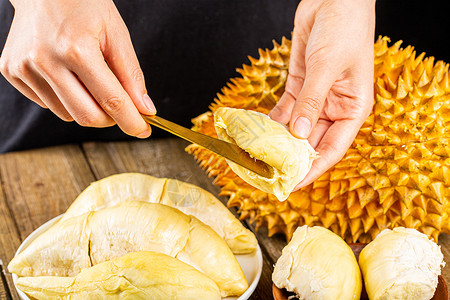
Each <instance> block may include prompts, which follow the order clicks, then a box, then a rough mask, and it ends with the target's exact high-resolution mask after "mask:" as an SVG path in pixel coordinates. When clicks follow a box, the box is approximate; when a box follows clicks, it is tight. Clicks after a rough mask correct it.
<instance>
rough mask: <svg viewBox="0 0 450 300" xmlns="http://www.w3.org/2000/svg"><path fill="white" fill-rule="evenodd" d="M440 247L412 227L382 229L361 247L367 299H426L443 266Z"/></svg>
mask: <svg viewBox="0 0 450 300" xmlns="http://www.w3.org/2000/svg"><path fill="white" fill-rule="evenodd" d="M443 259H444V257H443V255H442V252H441V250H440V247H439V246H438V245H437V244H436V243H434V242H433V241H431V240H429V239H428V237H427V236H426V235H425V234H423V233H420V232H419V231H417V230H415V229H412V228H404V227H396V228H394V229H393V230H390V229H385V230H383V231H382V232H380V233H379V234H378V235H377V237H376V238H375V239H374V240H373V241H372V242H370V243H369V244H368V245H367V246H366V247H364V249H363V250H362V251H361V254H360V256H359V265H360V267H361V271H362V274H363V277H364V283H365V287H366V291H367V295H368V296H369V299H370V300H381V299H409V300H429V299H431V298H432V297H433V295H434V292H435V290H436V287H437V284H438V276H439V275H440V274H441V266H444V265H445V263H444V261H443Z"/></svg>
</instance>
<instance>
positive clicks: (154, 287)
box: [15, 251, 221, 300]
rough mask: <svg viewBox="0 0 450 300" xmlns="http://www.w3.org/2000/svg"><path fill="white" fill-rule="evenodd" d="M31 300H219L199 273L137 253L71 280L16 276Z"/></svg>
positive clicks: (170, 260)
mask: <svg viewBox="0 0 450 300" xmlns="http://www.w3.org/2000/svg"><path fill="white" fill-rule="evenodd" d="M15 284H16V286H17V287H18V288H19V289H20V290H21V291H23V292H25V293H26V294H27V295H28V296H31V297H32V298H33V299H38V300H40V299H42V300H44V299H46V300H47V299H55V300H56V299H154V300H157V299H161V300H163V299H164V300H165V299H192V300H194V299H221V297H220V291H219V288H218V287H217V285H216V284H215V283H214V281H212V280H211V279H209V278H208V277H207V276H206V275H204V274H203V273H201V272H199V271H197V270H196V269H195V268H193V267H191V266H190V265H188V264H185V263H183V262H181V261H179V260H178V259H176V258H173V257H171V256H168V255H166V254H162V253H157V252H151V251H139V252H132V253H129V254H127V255H124V256H122V257H119V258H115V259H112V260H110V261H106V262H103V263H100V264H98V265H95V266H93V267H90V268H87V269H84V270H82V271H81V272H80V273H79V274H78V275H76V276H75V277H61V276H38V277H19V278H18V279H17V281H16V283H15Z"/></svg>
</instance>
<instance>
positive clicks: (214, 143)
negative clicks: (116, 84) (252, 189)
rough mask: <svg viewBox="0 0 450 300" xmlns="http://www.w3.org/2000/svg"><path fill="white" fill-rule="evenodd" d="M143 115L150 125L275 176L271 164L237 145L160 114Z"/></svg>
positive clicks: (262, 173)
mask: <svg viewBox="0 0 450 300" xmlns="http://www.w3.org/2000/svg"><path fill="white" fill-rule="evenodd" d="M142 117H143V118H144V120H145V122H147V123H149V124H150V125H155V126H157V127H159V128H161V129H164V130H166V131H168V132H170V133H172V134H174V135H176V136H178V137H181V138H183V139H185V140H187V141H189V142H191V143H194V144H197V145H199V146H202V147H204V148H206V149H208V150H210V151H212V152H214V153H216V154H218V155H220V156H223V157H225V158H226V159H229V160H231V161H232V162H234V163H236V164H238V165H240V166H242V167H244V168H246V169H249V170H250V171H252V172H255V173H256V174H258V175H261V176H264V177H266V178H272V177H273V169H272V168H270V167H269V165H267V164H266V163H265V162H263V161H261V160H257V159H254V158H252V157H250V155H249V154H248V153H247V152H245V151H244V150H242V149H241V148H239V147H238V146H237V145H234V144H231V143H228V142H225V141H222V140H219V139H216V138H213V137H210V136H208V135H205V134H202V133H200V132H196V131H193V130H190V129H188V128H185V127H183V126H180V125H178V124H175V123H173V122H170V121H168V120H165V119H163V118H160V117H158V116H147V115H142Z"/></svg>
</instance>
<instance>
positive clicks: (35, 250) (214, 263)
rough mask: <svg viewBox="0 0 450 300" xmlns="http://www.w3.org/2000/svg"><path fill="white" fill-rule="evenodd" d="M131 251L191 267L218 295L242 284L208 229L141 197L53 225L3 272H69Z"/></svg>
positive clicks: (239, 273)
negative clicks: (211, 283)
mask: <svg viewBox="0 0 450 300" xmlns="http://www.w3.org/2000/svg"><path fill="white" fill-rule="evenodd" d="M73 241H82V243H81V242H80V243H79V244H78V243H74V242H73ZM136 251H155V252H159V253H163V254H166V255H169V256H172V257H175V258H178V259H179V260H181V261H183V262H185V263H187V264H189V265H192V266H193V267H195V268H196V269H198V270H199V271H201V272H202V273H204V274H205V275H206V276H208V277H209V278H211V279H213V280H214V281H215V282H216V284H217V285H218V286H219V289H220V292H221V295H222V296H223V297H227V296H239V295H241V294H242V293H243V292H244V291H245V290H246V289H247V287H248V283H247V281H246V279H245V276H244V273H243V272H242V269H241V267H240V265H239V263H238V262H237V260H236V258H235V257H234V255H233V253H232V252H231V250H230V248H229V247H228V246H227V244H226V243H225V241H224V240H223V239H222V238H221V237H220V236H219V235H217V233H216V232H215V231H214V230H212V229H211V227H209V226H207V225H205V224H203V223H202V222H200V221H198V220H197V219H196V218H195V217H192V216H188V215H185V214H184V213H182V212H181V211H179V210H177V209H175V208H172V207H169V206H166V205H163V204H157V203H147V202H142V201H128V202H123V203H120V204H118V205H116V206H113V207H110V208H104V209H101V210H99V211H95V212H88V213H85V214H83V215H80V216H76V217H72V218H69V219H67V220H64V221H62V222H58V223H56V224H55V225H53V226H52V227H51V228H50V229H48V230H47V231H45V232H44V233H42V234H41V235H40V236H39V237H38V238H37V239H36V240H34V241H33V242H32V243H31V244H30V245H29V246H28V247H27V248H25V249H24V250H23V251H22V252H21V253H19V254H18V255H17V256H16V257H14V258H13V259H12V260H11V262H10V264H9V265H8V270H9V271H10V272H11V273H15V274H17V275H19V276H42V275H56V276H75V275H77V274H78V273H79V272H80V271H81V270H82V269H85V268H87V267H90V266H91V265H96V264H99V263H102V262H105V261H109V260H111V259H114V258H117V257H121V256H124V255H125V254H127V253H130V252H136ZM205 258H207V259H205Z"/></svg>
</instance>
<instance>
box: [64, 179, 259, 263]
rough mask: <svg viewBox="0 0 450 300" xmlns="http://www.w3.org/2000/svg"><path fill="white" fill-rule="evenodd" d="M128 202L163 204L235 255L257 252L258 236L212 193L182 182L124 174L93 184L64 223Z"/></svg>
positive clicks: (75, 204) (77, 201) (81, 196)
mask: <svg viewBox="0 0 450 300" xmlns="http://www.w3.org/2000/svg"><path fill="white" fill-rule="evenodd" d="M126 201H145V202H150V203H161V204H164V205H168V206H171V207H174V208H176V209H178V210H180V211H181V212H183V213H185V214H188V215H192V216H195V217H196V218H198V219H199V220H200V221H202V222H203V223H205V224H207V225H209V226H211V228H212V229H214V230H215V231H216V232H217V234H219V235H220V236H221V237H222V238H223V239H224V240H225V241H226V242H227V244H228V246H230V248H231V250H232V251H233V253H235V254H246V253H251V252H253V251H255V249H256V245H257V243H258V242H257V240H256V237H255V235H254V234H253V233H252V232H251V231H250V230H248V229H247V228H245V227H244V226H243V225H242V223H241V222H240V221H239V220H238V219H236V217H235V216H234V215H233V214H232V213H231V212H230V211H229V210H228V209H227V208H226V207H225V206H224V205H223V204H222V202H220V200H219V199H217V198H216V197H215V196H214V195H212V194H211V193H209V192H207V191H205V190H204V189H202V188H200V187H198V186H195V185H193V184H189V183H185V182H182V181H179V180H175V179H169V178H157V177H153V176H150V175H145V174H140V173H122V174H117V175H112V176H109V177H106V178H103V179H101V180H98V181H95V182H93V183H92V184H91V185H89V186H88V187H87V188H86V189H85V190H84V191H83V192H82V193H81V194H80V195H79V196H78V197H77V198H76V199H75V201H74V202H73V203H72V205H71V206H70V207H69V208H68V209H67V211H66V213H65V214H64V216H63V218H62V219H61V221H64V220H67V219H69V218H71V217H74V216H79V215H82V214H84V213H87V212H90V211H97V210H100V209H102V208H106V207H111V206H114V205H117V204H119V203H122V202H126Z"/></svg>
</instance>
